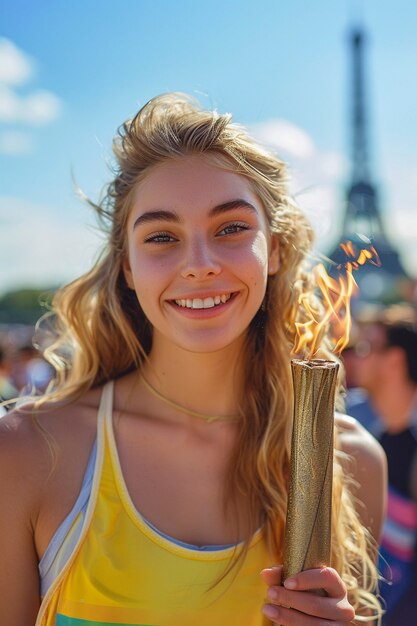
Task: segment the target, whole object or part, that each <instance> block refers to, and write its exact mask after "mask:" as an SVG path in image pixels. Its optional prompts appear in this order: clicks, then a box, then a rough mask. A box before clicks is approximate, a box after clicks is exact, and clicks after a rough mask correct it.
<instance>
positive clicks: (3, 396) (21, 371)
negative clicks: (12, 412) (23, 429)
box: [0, 342, 53, 416]
mask: <svg viewBox="0 0 417 626" xmlns="http://www.w3.org/2000/svg"><path fill="white" fill-rule="evenodd" d="M52 376H53V370H52V368H51V366H50V365H49V364H48V363H47V362H46V361H45V359H44V358H43V357H42V355H41V354H40V352H39V351H38V350H37V349H36V348H34V346H33V345H32V344H31V343H25V344H23V345H17V346H15V345H13V344H9V343H7V344H6V342H4V345H3V344H1V343H0V403H4V404H3V406H1V405H0V416H1V415H2V414H4V413H6V410H7V408H8V407H9V406H13V402H12V403H11V404H10V405H7V404H5V402H6V401H12V400H14V399H15V398H17V397H19V396H24V395H28V394H32V393H42V392H43V391H45V389H46V388H47V386H48V384H49V382H50V380H51V378H52Z"/></svg>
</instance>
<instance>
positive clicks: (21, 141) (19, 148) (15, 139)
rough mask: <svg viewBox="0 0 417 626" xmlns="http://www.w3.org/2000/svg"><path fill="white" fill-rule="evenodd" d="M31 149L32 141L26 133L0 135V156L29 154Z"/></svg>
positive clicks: (12, 131) (16, 132) (15, 132)
mask: <svg viewBox="0 0 417 626" xmlns="http://www.w3.org/2000/svg"><path fill="white" fill-rule="evenodd" d="M33 149H34V143H33V139H32V137H31V136H30V135H28V134H27V133H23V132H20V131H17V130H9V131H4V132H2V133H0V154H10V155H18V154H29V153H30V152H33Z"/></svg>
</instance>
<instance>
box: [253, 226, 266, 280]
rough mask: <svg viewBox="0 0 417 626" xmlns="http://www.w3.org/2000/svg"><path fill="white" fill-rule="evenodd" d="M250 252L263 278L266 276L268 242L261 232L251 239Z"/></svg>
mask: <svg viewBox="0 0 417 626" xmlns="http://www.w3.org/2000/svg"><path fill="white" fill-rule="evenodd" d="M251 253H252V257H253V260H254V264H255V265H256V267H257V272H259V273H260V274H262V276H264V277H265V278H267V276H268V242H267V240H266V237H265V235H264V234H263V233H258V234H257V236H256V237H255V239H254V240H253V243H252V247H251Z"/></svg>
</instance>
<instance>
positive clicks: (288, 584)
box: [284, 578, 297, 589]
mask: <svg viewBox="0 0 417 626" xmlns="http://www.w3.org/2000/svg"><path fill="white" fill-rule="evenodd" d="M296 586H297V581H296V580H295V578H287V580H286V581H285V582H284V587H285V588H286V589H295V588H296Z"/></svg>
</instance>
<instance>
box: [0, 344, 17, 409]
mask: <svg viewBox="0 0 417 626" xmlns="http://www.w3.org/2000/svg"><path fill="white" fill-rule="evenodd" d="M17 394H18V392H17V389H16V388H15V386H14V385H13V383H12V380H11V377H10V360H9V359H8V357H7V353H6V350H5V349H4V348H3V346H2V345H0V417H1V416H2V415H5V413H6V411H7V404H4V405H2V404H1V403H2V402H6V401H8V400H12V399H13V398H15V397H16V396H17Z"/></svg>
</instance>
